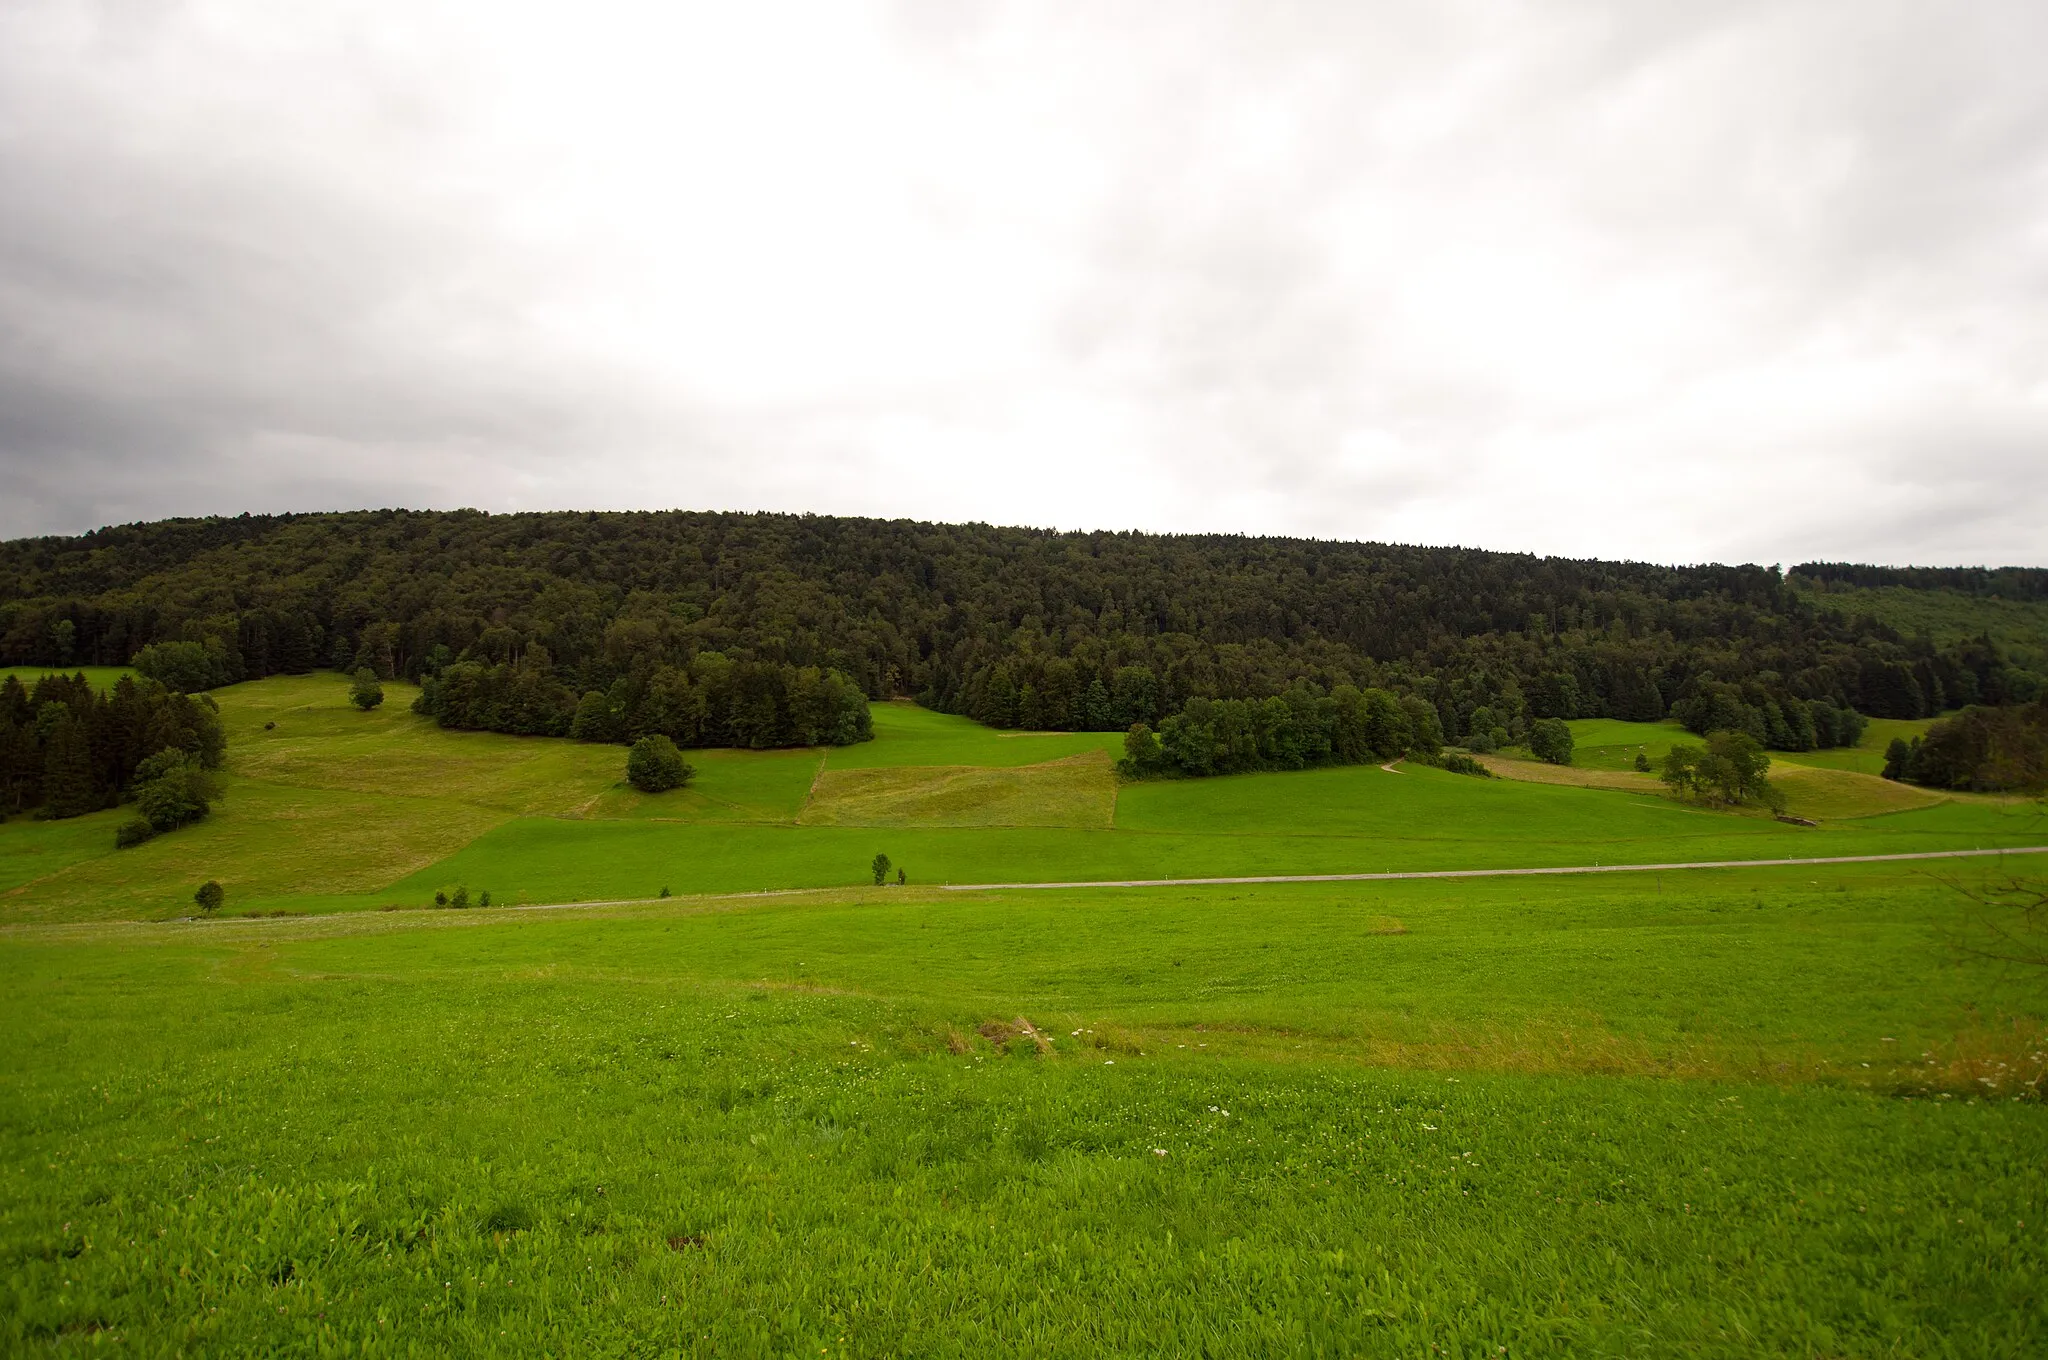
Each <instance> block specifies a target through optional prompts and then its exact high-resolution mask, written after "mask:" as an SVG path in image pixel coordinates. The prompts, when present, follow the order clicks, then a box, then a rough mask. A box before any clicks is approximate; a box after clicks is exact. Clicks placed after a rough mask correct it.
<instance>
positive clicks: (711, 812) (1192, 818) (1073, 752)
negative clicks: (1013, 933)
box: [0, 675, 2042, 921]
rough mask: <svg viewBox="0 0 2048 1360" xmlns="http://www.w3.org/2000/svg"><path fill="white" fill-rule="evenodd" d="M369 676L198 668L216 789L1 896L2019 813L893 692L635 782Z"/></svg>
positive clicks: (1914, 797)
mask: <svg viewBox="0 0 2048 1360" xmlns="http://www.w3.org/2000/svg"><path fill="white" fill-rule="evenodd" d="M386 689H387V696H388V697H387V699H386V701H385V704H384V706H383V707H381V708H379V709H377V710H376V711H374V712H371V713H360V712H357V711H356V710H355V709H353V708H351V707H350V706H349V705H348V703H347V699H346V685H345V682H343V681H342V679H341V678H340V677H338V676H333V675H314V676H301V677H291V678H284V677H279V678H273V679H269V680H264V681H259V682H254V683H250V684H244V685H237V686H233V687H230V688H228V689H224V690H220V691H217V692H216V693H217V697H218V701H219V703H220V706H221V713H222V717H223V721H224V723H225V724H226V726H227V729H228V735H229V761H228V770H227V774H228V779H227V796H226V798H225V800H224V801H223V803H222V804H221V805H220V807H219V808H218V809H217V810H216V811H215V813H214V814H213V816H211V817H210V818H209V819H208V820H207V821H205V822H204V823H201V824H199V825H197V826H193V827H189V828H186V829H184V830H181V831H180V832H178V833H177V834H176V835H173V836H164V837H159V838H157V839H156V840H153V841H151V842H149V843H147V844H145V845H142V846H139V847H136V848H133V849H129V850H123V851H116V850H115V849H114V848H113V828H114V826H115V825H116V824H117V823H118V822H119V820H120V819H121V818H122V817H123V816H124V815H125V814H124V813H123V812H122V811H120V810H117V809H116V810H108V811H105V812H101V813H95V814H92V815H91V816H87V817H83V818H78V819H75V820H70V821H64V822H35V821H32V820H29V819H27V818H16V819H14V820H12V821H10V822H8V823H6V824H5V825H0V920H15V921H29V920H40V921H58V920H88V919H109V920H110V919H125V918H135V917H141V918H150V919H163V918H167V917H173V916H182V915H186V914H189V912H190V910H191V906H190V902H191V894H192V892H193V889H194V888H195V887H196V886H197V885H198V884H199V883H201V882H204V881H206V880H207V879H216V880H218V881H219V882H220V883H221V884H222V885H223V886H224V887H225V888H226V890H227V893H228V907H227V910H228V911H229V912H230V913H238V912H249V911H259V912H275V911H295V912H303V911H333V910H363V909H370V908H381V907H392V906H423V905H425V904H427V903H428V902H430V901H432V900H433V897H434V895H435V893H436V892H438V891H442V890H447V889H453V888H455V887H456V886H459V885H466V886H468V887H469V888H471V889H472V890H473V891H475V890H489V891H490V892H492V893H493V895H494V897H496V898H497V900H500V901H505V902H514V903H546V902H566V901H583V900H591V899H604V898H639V897H649V896H654V895H656V894H658V893H659V892H660V891H661V890H662V889H663V888H667V889H669V890H670V891H671V892H674V893H678V894H690V893H706V892H712V893H717V892H740V891H749V890H784V889H797V888H830V887H850V886H854V885H857V884H859V883H862V882H865V881H866V878H867V865H868V862H869V860H870V859H871V858H872V857H873V856H874V855H875V853H876V852H877V851H881V852H885V853H887V854H888V855H889V856H890V858H891V859H892V860H893V861H895V862H896V863H897V864H900V865H902V866H903V867H904V868H905V870H906V871H907V872H908V874H909V875H910V878H911V880H912V882H913V883H917V884H939V883H975V882H1027V881H1034V880H1035V881H1072V880H1077V879H1122V878H1188V877H1214V876H1230V875H1244V874H1295V873H1356V872H1389V871H1406V870H1427V869H1459V868H1489V867H1525V866H1526V867H1533V866H1539V865H1569V864H1582V863H1583V864H1593V863H1604V864H1617V863H1622V864H1627V863H1665V862H1673V861H1682V860H1720V859H1772V858H1790V857H1801V856H1833V855H1854V854H1884V853H1896V852H1900V851H1916V850H1934V849H1950V848H1969V847H1978V846H2000V845H2015V844H2022V843H2035V842H2036V841H2038V840H2040V839H2041V832H2042V828H2041V826H2040V825H2039V818H2038V817H2037V816H2036V815H2035V811H2034V809H2033V807H2032V806H2031V805H2028V804H2010V805H2008V804H2000V803H1997V802H1994V801H1976V802H1959V801H1954V800H1938V799H1933V798H1930V797H1927V796H1926V795H1924V794H1922V793H1919V792H1918V791H1911V790H1903V789H1901V788H1900V787H1899V786H1896V785H1888V784H1884V783H1881V782H1880V781H1877V780H1875V779H1866V778H1863V777H1861V776H1857V775H1854V774H1853V772H1852V773H1847V774H1841V775H1832V774H1829V773H1828V772H1826V771H1823V770H1818V769H1816V770H1815V771H1814V772H1813V776H1812V778H1811V779H1810V780H1809V781H1808V782H1807V783H1800V782H1799V781H1798V780H1796V779H1795V780H1788V781H1787V786H1788V789H1791V790H1792V791H1793V792H1794V797H1795V806H1794V811H1796V812H1800V813H1801V814H1802V815H1810V816H1815V817H1817V818H1819V819H1821V820H1822V825H1821V826H1819V827H1817V828H1805V827H1792V826H1786V825H1783V824H1780V823H1776V822H1773V821H1771V820H1769V819H1768V818H1764V817H1757V816H1739V815H1731V814H1728V813H1722V812H1711V811H1706V810H1703V809H1700V808H1696V807H1690V806H1686V805H1683V804H1680V803H1676V802H1673V801H1671V800H1669V799H1668V798H1665V797H1663V796H1662V793H1661V790H1659V789H1658V788H1657V787H1656V786H1655V785H1654V783H1653V782H1651V781H1647V780H1644V781H1640V782H1641V787H1640V788H1632V789H1627V790H1622V791H1612V790H1599V791H1596V790H1589V789H1585V788H1577V787H1568V786H1544V785H1538V784H1534V783H1528V782H1521V781H1519V780H1478V779H1472V778H1468V777H1464V776H1457V775H1451V774H1446V773H1445V772H1443V771H1441V770H1436V769H1431V768H1429V767H1425V766H1415V765H1402V766H1399V767H1396V768H1395V769H1393V770H1382V769H1379V768H1378V767H1376V766H1357V767H1346V768H1339V769H1328V770H1313V771H1306V772H1301V773H1294V774H1257V775H1239V776H1232V777H1229V778H1219V779H1205V780H1169V781H1160V782H1156V783H1142V784H1135V785H1126V786H1123V787H1121V788H1119V787H1118V786H1117V784H1116V782H1115V778H1114V775H1113V773H1112V771H1111V768H1110V759H1109V751H1110V749H1111V748H1112V747H1113V746H1114V745H1115V743H1116V740H1117V738H1116V736H1115V734H1113V733H1059V734H1037V733H998V732H993V731H991V730H990V729H987V728H984V727H981V726H979V725H978V724H975V723H972V722H969V721H967V720H965V719H962V718H956V717H949V716H947V715H944V714H938V713H931V712H927V711H925V710H923V709H918V708H915V707H912V706H909V705H905V704H878V705H876V706H875V729H876V734H877V735H876V739H875V740H874V741H872V742H866V743H863V744H861V745H859V746H854V747H843V748H835V749H832V750H830V751H823V752H821V751H803V750H798V751H764V752H755V751H722V750H716V751H693V752H691V753H690V760H691V761H692V763H693V764H694V765H695V766H696V767H697V771H698V774H697V777H696V779H695V780H694V781H693V782H692V784H691V785H690V786H689V787H688V788H686V789H681V790H677V791H674V792H670V793H665V794H660V795H653V796H650V795H646V794H642V793H639V792H637V791H636V790H634V789H632V788H631V787H630V786H628V785H626V784H625V783H624V782H623V773H624V770H623V766H624V752H623V751H622V749H621V748H619V747H616V746H606V745H585V744H580V743H576V742H569V741H562V740H556V739H549V738H530V737H509V736H501V735H498V734H494V733H479V732H450V731H443V730H441V729H439V728H438V727H436V726H434V724H433V723H432V722H431V721H430V720H428V719H425V718H422V717H420V716H418V715H416V714H414V713H412V712H410V711H409V708H408V705H409V704H410V701H411V699H412V696H413V695H414V694H415V693H416V692H417V691H415V690H414V689H413V688H412V687H410V686H407V685H403V684H398V683H393V684H391V685H388V686H387V687H386ZM1609 726H1611V727H1614V728H1628V727H1633V726H1640V725H1636V724H1610V725H1609ZM1659 726H1661V725H1659ZM1622 735H1626V734H1622ZM1614 744H1616V745H1617V746H1618V745H1620V744H1623V743H1620V742H1618V741H1617V742H1616V743H1614ZM1511 763H1516V762H1511ZM1519 764H1524V765H1526V764H1527V762H1519ZM1498 767H1499V766H1498V764H1497V768H1498ZM1552 768H1553V767H1547V766H1545V767H1536V768H1532V769H1531V770H1529V771H1527V772H1528V773H1534V774H1545V773H1546V772H1550V771H1551V770H1552ZM1561 777H1564V778H1575V777H1576V776H1574V775H1573V774H1572V773H1571V772H1569V771H1567V772H1564V774H1563V775H1562V776H1561ZM1631 778H1633V777H1632V776H1631ZM1871 814H1885V815H1871Z"/></svg>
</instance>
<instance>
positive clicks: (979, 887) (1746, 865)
mask: <svg viewBox="0 0 2048 1360" xmlns="http://www.w3.org/2000/svg"><path fill="white" fill-rule="evenodd" d="M1984 855H2048V845H2025V846H2018V847H2015V848H2013V849H2009V850H1918V851H1914V852H1912V853H1910V854H1903V855H1828V856H1825V857H1817V858H1812V859H1709V860H1694V861H1692V862H1691V863H1687V864H1574V865H1570V866H1566V867H1561V868H1552V869H1417V870H1411V871H1409V872H1407V873H1386V874H1256V875H1247V876H1245V877H1242V878H1108V879H1085V880H1081V881H1078V882H1073V883H943V884H940V885H939V886H940V887H943V888H944V889H945V890H946V891H947V892H995V891H997V890H999V889H1000V890H1002V891H1010V890H1012V889H1017V888H1194V887H1204V886H1209V885H1212V884H1226V883H1381V882H1387V881H1390V880H1393V879H1398V878H1533V877H1538V876H1541V875H1546V874H1646V873H1663V872H1664V871H1665V870H1667V869H1770V868H1778V867H1781V866H1785V865H1797V864H1888V863H1891V862H1893V861H1895V860H1915V859H1976V858H1978V857H1980V856H1984Z"/></svg>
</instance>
